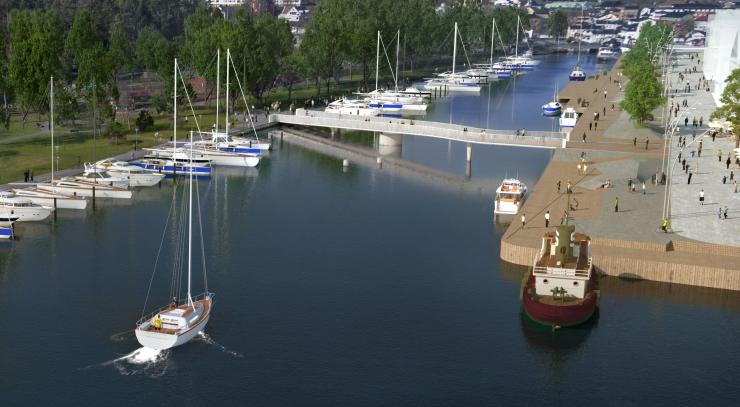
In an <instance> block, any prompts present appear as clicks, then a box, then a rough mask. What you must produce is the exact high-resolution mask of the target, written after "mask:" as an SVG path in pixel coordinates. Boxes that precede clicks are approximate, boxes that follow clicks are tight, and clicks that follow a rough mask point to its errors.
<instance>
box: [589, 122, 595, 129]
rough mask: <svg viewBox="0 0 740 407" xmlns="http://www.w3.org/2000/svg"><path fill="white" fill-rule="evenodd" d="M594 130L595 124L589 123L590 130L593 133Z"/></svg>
mask: <svg viewBox="0 0 740 407" xmlns="http://www.w3.org/2000/svg"><path fill="white" fill-rule="evenodd" d="M593 129H594V124H593V123H591V122H588V130H589V131H591V130H593Z"/></svg>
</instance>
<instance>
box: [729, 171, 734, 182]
mask: <svg viewBox="0 0 740 407" xmlns="http://www.w3.org/2000/svg"><path fill="white" fill-rule="evenodd" d="M734 179H735V173H734V172H732V171H730V181H732V180H734Z"/></svg>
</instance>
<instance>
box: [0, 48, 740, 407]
mask: <svg viewBox="0 0 740 407" xmlns="http://www.w3.org/2000/svg"><path fill="white" fill-rule="evenodd" d="M570 64H572V63H570ZM570 64H569V63H567V61H566V63H563V62H560V61H559V60H555V61H552V62H551V63H549V64H548V65H544V66H543V67H542V68H540V71H539V73H538V72H535V73H534V74H533V75H532V78H535V77H536V76H535V75H540V76H542V77H545V76H547V74H548V73H550V72H551V71H552V69H560V70H562V71H563V72H565V74H567V71H568V70H569V69H570ZM551 67H554V68H552V69H551ZM558 67H560V68H558ZM526 83H527V81H526V80H523V81H521V82H520V83H518V84H517V87H518V88H517V92H519V90H520V89H522V88H525V87H526V86H528V85H525V84H526ZM520 85H521V86H520ZM543 86H544V85H543ZM504 88H506V86H504ZM511 91H513V84H512V85H511V87H509V88H508V89H502V90H499V91H495V92H494V94H492V96H496V97H499V96H500V95H499V93H496V92H502V93H503V92H511ZM528 92H533V94H531V95H530V94H527V93H523V94H518V93H517V95H516V98H517V104H519V103H520V102H519V100H528V102H527V103H528V105H527V106H530V105H531V106H534V107H535V109H534V110H530V111H522V112H519V111H515V112H514V114H515V117H519V119H515V120H520V119H521V120H523V121H525V122H526V123H527V126H526V127H527V128H532V129H534V128H535V126H543V127H546V126H547V125H548V123H547V119H543V118H541V117H540V116H539V110H538V108H539V105H541V104H542V103H544V101H546V100H547V98H548V97H549V96H548V95H549V94H551V90H548V89H542V90H541V91H540V92H539V93H536V92H535V91H534V90H530V91H528ZM520 96H521V99H520ZM511 97H513V96H511ZM468 98H469V97H467V96H466V97H459V98H458V97H456V98H454V99H449V100H443V101H442V102H441V103H440V104H439V105H438V106H435V108H434V110H433V111H432V112H431V115H433V117H435V118H437V119H440V116H437V115H444V114H445V113H444V110H445V109H448V108H446V107H445V106H452V105H453V104H456V103H458V102H460V105H464V104H469V105H471V106H474V107H475V108H478V107H479V106H480V104H485V103H487V96H486V95H481V97H480V98H479V99H477V100H478V101H479V103H478V104H475V103H474V102H473V101H472V100H473V99H470V100H468ZM543 98H544V99H543ZM521 103H524V102H521ZM502 105H506V103H502ZM522 106H524V105H522ZM508 107H510V106H504V107H501V110H502V112H500V113H497V114H493V115H492V116H496V115H503V116H506V115H510V114H511V112H508V113H507V112H503V110H504V109H506V108H508ZM525 108H526V107H523V108H522V109H525ZM453 109H457V107H454V106H453ZM454 112H457V110H454ZM454 114H455V115H457V113H454ZM460 114H461V117H463V118H461V119H460V120H468V118H466V117H468V116H465V114H466V113H460ZM475 114H478V113H475ZM475 117H479V118H478V119H475ZM480 117H482V116H480V115H479V116H475V115H474V114H473V113H471V116H470V117H469V120H470V122H469V123H471V124H472V123H476V120H478V122H479V121H480V120H482V119H480ZM497 120H504V118H499V119H497ZM491 127H496V126H494V125H492V126H491ZM500 127H508V125H505V124H502V125H501V126H500ZM516 127H524V125H521V126H516ZM409 140H410V141H409ZM448 148H451V152H450V153H449V155H448V153H447V149H448ZM402 154H404V156H405V157H407V158H410V159H414V160H417V161H420V162H423V163H426V164H429V165H432V166H435V167H437V168H440V169H447V170H450V171H453V172H456V173H463V172H464V164H463V160H464V151H463V150H462V149H461V147H460V146H457V145H454V144H453V145H452V146H451V147H449V146H448V143H446V142H439V141H433V140H424V139H422V138H407V139H404V150H403V153H402ZM474 154H475V159H477V161H476V167H475V168H474V176H476V177H481V178H484V179H491V180H496V179H500V178H501V177H503V176H504V175H505V174H504V173H506V172H507V171H508V173H509V175H511V174H512V173H513V172H517V171H518V172H519V174H520V175H521V176H522V178H525V179H528V180H531V181H530V182H533V181H534V180H535V179H536V177H537V176H538V175H539V174H540V173H541V172H542V170H543V168H544V167H545V165H546V164H547V161H548V159H549V156H550V155H549V153H548V152H546V151H540V150H531V149H515V148H494V147H489V148H476V150H475V152H474ZM446 157H450V158H449V159H448V158H446ZM198 188H199V191H200V196H201V199H202V200H203V208H202V213H203V222H204V229H205V231H204V240H205V251H206V258H207V263H208V276H209V280H208V283H209V287H210V288H211V290H212V291H214V292H216V303H215V308H214V313H213V316H212V319H211V321H210V322H209V324H208V328H207V336H204V337H201V338H198V339H197V340H195V341H194V342H192V343H189V344H188V345H186V346H182V347H180V348H177V349H175V350H173V351H171V352H166V353H164V354H163V355H161V356H160V358H159V359H157V360H155V361H152V362H147V363H135V362H134V361H133V358H132V357H130V356H127V355H130V354H131V353H132V352H134V351H136V350H137V349H138V348H139V345H138V343H137V342H136V339H135V337H134V335H133V333H132V332H131V329H132V327H133V325H134V323H135V321H136V319H137V318H138V317H139V316H140V314H141V308H142V306H143V303H144V298H145V296H146V290H147V285H148V282H149V278H150V276H151V272H152V269H153V266H154V260H155V258H156V255H157V249H158V246H159V243H160V239H161V237H162V231H163V228H164V224H165V219H166V218H167V214H168V211H169V208H170V202H171V200H172V191H173V182H172V181H171V180H167V181H166V182H165V183H164V184H163V185H162V187H161V188H149V189H143V190H140V191H137V193H136V194H135V199H133V200H132V201H131V202H124V203H120V202H116V203H100V204H99V205H98V208H97V210H96V211H95V212H92V211H90V212H88V214H87V216H86V217H83V216H81V215H79V214H78V215H74V214H69V213H67V214H61V213H60V217H59V219H58V220H57V222H56V223H41V224H29V225H22V226H21V227H19V234H20V235H21V236H22V238H21V239H20V240H17V241H15V242H13V243H12V245H10V247H8V246H3V247H1V248H0V321H2V330H1V331H0V394H1V396H0V397H1V399H2V403H1V404H2V405H3V406H15V405H121V406H128V405H145V404H146V405H240V406H241V405H256V406H262V405H265V406H268V405H269V406H292V405H316V406H325V405H352V406H355V405H359V406H377V405H384V406H408V405H424V406H449V405H466V406H473V405H476V406H483V405H486V406H488V405H502V404H514V403H517V404H522V405H534V404H537V405H564V404H569V405H572V404H575V405H580V404H587V403H588V404H589V405H592V404H594V403H595V404H598V405H620V406H623V405H645V404H651V405H730V404H733V405H734V403H735V402H736V400H737V397H738V396H740V391H739V390H738V387H737V384H736V378H737V377H738V374H740V346H738V340H737V332H738V330H739V328H740V294H737V293H732V292H725V291H718V290H706V289H697V288H687V287H680V286H669V285H664V284H655V283H649V282H627V281H622V280H616V279H605V280H603V283H602V293H603V297H602V302H601V307H600V316H599V318H598V320H596V321H594V323H593V324H591V326H589V327H586V328H583V329H574V330H562V331H559V332H557V333H555V334H553V333H552V332H550V331H549V330H542V329H539V328H537V327H535V326H532V325H530V324H529V323H527V322H526V321H523V320H522V318H521V316H520V301H519V282H520V279H521V269H518V268H515V267H512V266H510V265H506V264H502V263H501V262H500V261H499V258H498V252H499V239H500V235H501V233H502V228H503V226H496V225H495V224H494V223H493V222H492V221H491V212H492V211H491V205H490V203H491V197H490V196H488V195H486V194H481V193H476V192H462V191H460V190H459V189H458V188H454V187H448V186H444V185H436V184H433V183H431V182H429V183H424V182H419V181H413V180H408V179H406V178H404V177H402V176H390V175H388V174H387V173H384V172H383V171H381V170H377V169H370V168H362V167H354V166H353V167H351V168H350V169H349V170H348V171H347V172H346V173H345V172H342V170H341V162H340V161H339V160H336V159H333V158H328V157H325V156H322V155H319V154H316V153H313V152H309V151H306V150H303V149H301V148H299V147H296V146H291V145H288V144H285V145H283V146H279V145H278V146H276V147H275V151H274V152H273V153H272V157H271V158H270V159H269V160H267V161H266V162H265V163H264V165H262V167H261V168H260V169H259V170H258V171H242V170H231V171H223V170H221V169H219V170H218V171H217V173H216V175H215V176H214V177H213V178H212V179H211V180H210V181H202V182H200V183H199V185H198ZM173 239H174V236H173V235H172V234H169V233H168V234H166V235H165V238H164V241H165V245H164V250H163V253H162V255H161V256H160V260H159V266H160V267H159V269H158V271H157V274H156V276H155V285H154V287H153V291H152V298H153V299H154V300H156V302H158V303H164V302H166V301H167V293H168V287H169V270H170V268H171V264H172V257H173V255H172V250H171V245H170V243H172V241H173ZM199 262H200V257H199V256H196V264H199ZM196 270H197V272H196V278H195V285H196V287H197V289H198V290H199V289H201V287H202V283H201V280H200V267H196ZM732 400H735V401H734V402H733V401H732Z"/></svg>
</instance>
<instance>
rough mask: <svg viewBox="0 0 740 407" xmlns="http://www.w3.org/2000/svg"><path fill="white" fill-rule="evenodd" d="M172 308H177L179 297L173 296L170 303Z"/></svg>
mask: <svg viewBox="0 0 740 407" xmlns="http://www.w3.org/2000/svg"><path fill="white" fill-rule="evenodd" d="M170 306H171V307H172V308H177V297H172V304H170Z"/></svg>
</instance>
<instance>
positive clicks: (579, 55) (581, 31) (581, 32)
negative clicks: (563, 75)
mask: <svg viewBox="0 0 740 407" xmlns="http://www.w3.org/2000/svg"><path fill="white" fill-rule="evenodd" d="M580 26H581V29H580V30H579V31H580V32H579V33H578V64H579V65H580V64H581V40H582V39H583V3H581V24H580Z"/></svg>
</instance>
